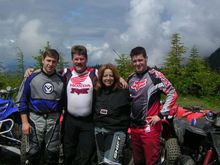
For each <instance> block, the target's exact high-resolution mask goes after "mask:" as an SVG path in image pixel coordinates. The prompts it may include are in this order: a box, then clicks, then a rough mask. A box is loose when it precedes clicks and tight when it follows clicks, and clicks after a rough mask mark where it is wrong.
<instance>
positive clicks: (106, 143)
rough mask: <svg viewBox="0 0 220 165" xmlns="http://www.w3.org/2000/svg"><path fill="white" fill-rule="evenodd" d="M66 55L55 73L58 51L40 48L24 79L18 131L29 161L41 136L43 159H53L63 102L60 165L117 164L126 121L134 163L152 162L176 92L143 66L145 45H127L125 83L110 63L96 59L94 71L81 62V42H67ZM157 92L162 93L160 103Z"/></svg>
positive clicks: (52, 161) (34, 161) (49, 161)
mask: <svg viewBox="0 0 220 165" xmlns="http://www.w3.org/2000/svg"><path fill="white" fill-rule="evenodd" d="M71 55H72V63H73V67H71V68H66V69H64V70H63V71H62V73H61V75H60V74H58V73H57V72H56V70H55V68H56V65H57V63H58V61H59V54H58V53H57V51H56V50H54V49H48V50H46V51H45V53H44V54H43V59H42V64H43V67H42V69H41V70H39V71H35V72H33V73H32V74H31V75H30V76H29V77H28V78H27V79H26V81H25V84H24V89H23V93H22V96H21V99H20V111H21V118H22V131H23V133H24V134H26V135H29V136H28V137H29V148H28V151H27V153H28V161H29V164H38V161H39V160H40V157H39V155H40V154H39V152H41V151H42V142H44V144H45V156H46V157H47V158H46V159H45V160H46V163H47V164H58V158H59V144H60V125H59V116H60V114H61V111H62V108H63V107H64V109H65V111H64V120H63V126H62V131H61V132H62V133H61V135H62V141H63V152H64V164H65V165H71V164H76V165H92V164H112V165H113V164H114V165H117V164H118V165H120V164H121V158H122V156H123V155H122V150H123V147H124V144H125V140H126V136H127V129H128V127H129V128H130V130H131V132H130V134H131V148H132V154H133V158H134V164H136V165H141V164H147V165H151V164H155V163H156V162H157V161H158V158H159V155H160V154H159V153H160V134H161V129H162V125H161V119H162V118H163V117H165V116H166V115H168V114H169V111H170V109H171V107H172V106H173V105H174V103H175V101H176V98H177V94H176V91H175V89H174V88H173V86H172V85H171V83H170V82H169V81H168V80H167V79H166V78H165V76H164V75H163V74H162V73H161V72H159V71H157V70H155V69H152V68H149V67H148V66H147V60H148V57H147V54H146V51H145V49H144V48H143V47H135V48H133V49H132V50H131V53H130V56H131V62H132V64H133V67H134V69H135V72H134V73H133V74H131V75H130V76H129V78H128V81H127V82H128V89H127V88H126V87H124V86H126V83H125V82H124V80H123V79H122V78H120V76H119V74H118V72H117V70H116V67H115V66H114V65H112V64H106V65H102V66H101V68H99V70H98V71H97V70H96V69H94V68H90V67H87V61H88V57H87V50H86V48H85V47H84V46H82V45H76V46H73V47H72V49H71ZM161 93H164V94H165V95H166V99H165V103H164V105H163V107H162V109H161V107H160V106H161V105H160V96H161ZM96 153H97V158H98V160H97V161H96Z"/></svg>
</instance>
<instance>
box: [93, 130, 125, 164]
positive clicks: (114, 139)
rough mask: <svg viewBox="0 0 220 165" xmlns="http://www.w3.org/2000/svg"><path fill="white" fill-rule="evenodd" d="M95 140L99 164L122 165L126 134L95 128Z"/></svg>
mask: <svg viewBox="0 0 220 165" xmlns="http://www.w3.org/2000/svg"><path fill="white" fill-rule="evenodd" d="M95 140H96V148H97V155H98V163H99V164H114V165H121V158H122V151H123V147H124V145H125V140H126V132H123V131H116V132H113V131H111V130H108V129H105V128H99V127H95Z"/></svg>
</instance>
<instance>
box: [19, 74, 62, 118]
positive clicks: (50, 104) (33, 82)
mask: <svg viewBox="0 0 220 165" xmlns="http://www.w3.org/2000/svg"><path fill="white" fill-rule="evenodd" d="M63 98H64V82H63V79H62V76H60V75H59V74H57V73H56V72H55V73H54V74H52V75H47V74H46V73H45V72H44V71H43V70H41V71H39V72H34V73H33V74H31V76H29V77H28V78H27V80H26V81H25V84H24V89H23V94H22V96H21V98H20V106H19V111H20V112H21V113H27V112H28V111H32V112H35V113H38V114H46V113H50V112H58V111H61V110H62V108H63Z"/></svg>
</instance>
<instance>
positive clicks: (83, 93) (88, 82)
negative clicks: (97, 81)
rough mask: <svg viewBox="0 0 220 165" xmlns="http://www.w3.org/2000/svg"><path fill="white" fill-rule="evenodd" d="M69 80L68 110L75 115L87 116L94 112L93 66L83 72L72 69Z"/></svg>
mask: <svg viewBox="0 0 220 165" xmlns="http://www.w3.org/2000/svg"><path fill="white" fill-rule="evenodd" d="M70 71H71V74H72V75H71V77H70V78H69V81H68V82H67V111H68V112H69V113H70V114H71V115H73V116H75V117H86V116H88V115H90V114H91V113H92V100H93V81H92V78H91V76H90V74H91V72H92V71H94V69H93V68H88V69H87V70H86V71H85V72H83V73H80V74H79V73H77V72H75V70H74V69H71V70H70Z"/></svg>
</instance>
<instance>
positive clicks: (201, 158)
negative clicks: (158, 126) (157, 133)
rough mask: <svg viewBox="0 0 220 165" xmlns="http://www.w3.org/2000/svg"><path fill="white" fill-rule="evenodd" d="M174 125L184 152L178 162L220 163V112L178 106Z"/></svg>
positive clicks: (185, 164) (191, 164) (194, 164)
mask: <svg viewBox="0 0 220 165" xmlns="http://www.w3.org/2000/svg"><path fill="white" fill-rule="evenodd" d="M173 125H174V130H175V135H176V136H177V139H178V143H179V146H180V150H181V154H182V155H181V156H180V157H179V159H178V160H177V161H176V164H178V165H202V164H203V165H217V164H218V165H219V164H220V113H214V112H212V111H210V110H201V109H200V108H199V107H192V108H183V107H178V110H177V112H176V117H175V118H174V119H173Z"/></svg>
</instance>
